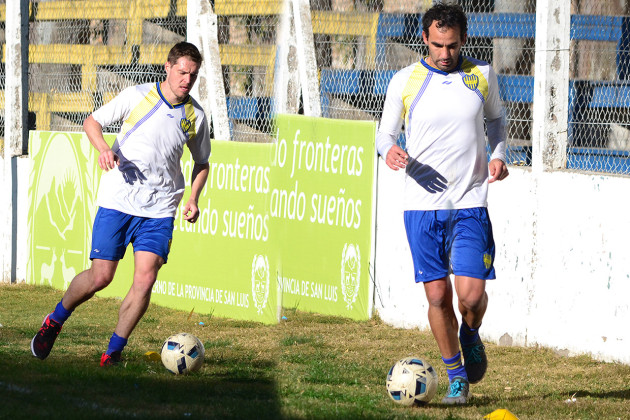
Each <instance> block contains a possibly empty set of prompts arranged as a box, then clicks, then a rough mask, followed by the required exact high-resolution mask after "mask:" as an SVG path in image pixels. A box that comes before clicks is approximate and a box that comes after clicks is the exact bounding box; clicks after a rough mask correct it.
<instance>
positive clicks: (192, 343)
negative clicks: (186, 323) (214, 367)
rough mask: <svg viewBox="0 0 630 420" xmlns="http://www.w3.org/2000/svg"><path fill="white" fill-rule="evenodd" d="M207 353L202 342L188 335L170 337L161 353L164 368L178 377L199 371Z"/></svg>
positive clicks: (165, 341)
mask: <svg viewBox="0 0 630 420" xmlns="http://www.w3.org/2000/svg"><path fill="white" fill-rule="evenodd" d="M205 353H206V350H205V349H204V347H203V343H202V342H201V340H199V339H198V338H197V337H195V336H194V335H192V334H188V333H179V334H175V335H172V336H170V337H169V338H167V339H166V340H164V344H162V350H161V351H160V355H161V357H162V363H163V364H164V367H166V369H168V370H169V371H171V372H172V373H174V374H176V375H185V374H187V373H190V372H194V371H196V370H199V368H201V365H203V358H204V355H205Z"/></svg>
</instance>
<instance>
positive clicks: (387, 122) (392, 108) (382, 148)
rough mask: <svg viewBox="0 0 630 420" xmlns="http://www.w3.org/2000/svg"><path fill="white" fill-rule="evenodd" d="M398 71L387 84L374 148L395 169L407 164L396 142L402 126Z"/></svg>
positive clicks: (404, 155) (405, 155) (405, 157)
mask: <svg viewBox="0 0 630 420" xmlns="http://www.w3.org/2000/svg"><path fill="white" fill-rule="evenodd" d="M401 83H402V82H401V81H400V76H399V75H398V73H397V74H396V75H395V76H394V77H393V78H392V80H391V81H390V82H389V86H387V95H386V96H385V103H384V105H383V113H382V115H381V121H380V124H379V127H378V132H377V133H376V149H377V150H378V153H379V154H380V155H381V156H382V157H383V159H384V160H385V163H386V164H387V166H389V167H390V168H391V169H393V170H395V171H397V170H399V169H404V168H405V167H406V166H407V158H408V157H409V155H408V154H407V152H406V151H404V150H403V149H402V148H400V147H399V146H398V145H397V144H396V139H397V138H398V135H399V134H400V128H401V126H402V113H403V103H402V93H401V89H402V87H401V86H402V85H401Z"/></svg>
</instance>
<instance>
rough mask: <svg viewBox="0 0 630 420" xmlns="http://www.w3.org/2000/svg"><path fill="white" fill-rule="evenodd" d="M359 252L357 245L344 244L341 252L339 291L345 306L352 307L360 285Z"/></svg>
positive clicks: (349, 308)
mask: <svg viewBox="0 0 630 420" xmlns="http://www.w3.org/2000/svg"><path fill="white" fill-rule="evenodd" d="M360 274H361V253H360V252H359V245H357V244H345V245H344V247H343V252H342V253H341V292H342V293H343V299H344V301H345V302H346V308H347V309H348V310H351V309H352V304H353V303H354V302H355V301H356V300H357V296H358V294H359V286H360V278H361V277H360Z"/></svg>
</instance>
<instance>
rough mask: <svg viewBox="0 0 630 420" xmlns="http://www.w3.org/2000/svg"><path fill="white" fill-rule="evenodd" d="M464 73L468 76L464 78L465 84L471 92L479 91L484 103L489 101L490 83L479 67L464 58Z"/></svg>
mask: <svg viewBox="0 0 630 420" xmlns="http://www.w3.org/2000/svg"><path fill="white" fill-rule="evenodd" d="M462 71H463V72H464V73H465V74H466V75H465V76H464V77H463V80H464V84H465V85H466V86H467V87H468V88H469V89H470V90H478V91H479V92H480V93H481V94H482V95H483V99H484V101H485V100H487V99H488V81H487V80H486V78H485V77H484V76H483V73H481V70H479V67H477V65H475V64H473V63H472V62H471V61H470V60H468V59H466V58H464V59H463V62H462Z"/></svg>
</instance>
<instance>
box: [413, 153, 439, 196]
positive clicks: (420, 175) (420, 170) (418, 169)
mask: <svg viewBox="0 0 630 420" xmlns="http://www.w3.org/2000/svg"><path fill="white" fill-rule="evenodd" d="M405 171H406V172H407V175H408V176H410V177H411V178H413V179H414V181H416V182H417V183H418V185H420V186H421V187H422V188H424V189H425V190H427V192H429V193H431V194H435V193H438V192H442V191H444V190H445V189H446V188H447V187H448V180H447V179H446V178H445V177H444V176H443V175H442V174H440V173H439V172H438V171H436V170H435V169H433V168H432V167H431V166H429V165H425V164H423V163H420V162H418V161H417V160H415V159H414V158H412V157H409V161H408V163H407V168H406V169H405Z"/></svg>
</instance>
